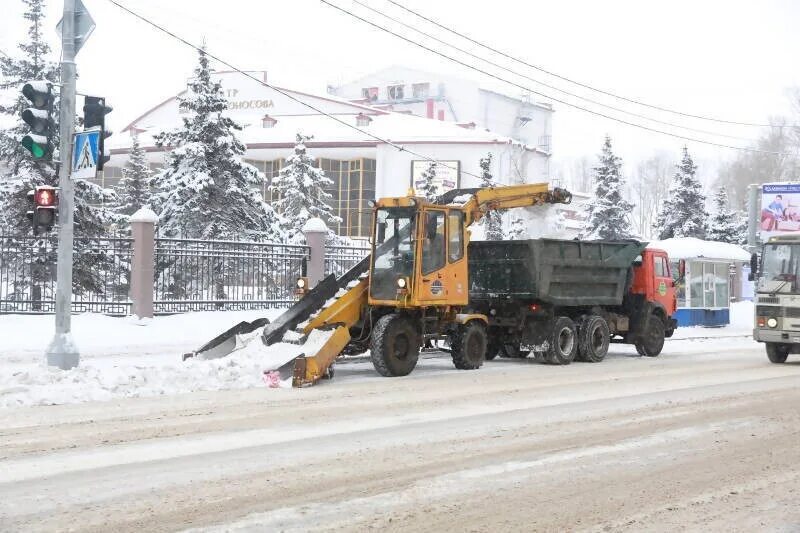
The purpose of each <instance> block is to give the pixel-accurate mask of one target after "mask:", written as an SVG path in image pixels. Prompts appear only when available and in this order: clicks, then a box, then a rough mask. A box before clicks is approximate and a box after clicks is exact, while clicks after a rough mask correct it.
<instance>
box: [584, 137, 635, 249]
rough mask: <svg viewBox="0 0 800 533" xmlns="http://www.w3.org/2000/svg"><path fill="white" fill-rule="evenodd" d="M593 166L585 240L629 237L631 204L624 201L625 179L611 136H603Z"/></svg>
mask: <svg viewBox="0 0 800 533" xmlns="http://www.w3.org/2000/svg"><path fill="white" fill-rule="evenodd" d="M598 158H599V160H600V164H599V165H598V166H596V167H595V168H594V196H595V198H594V200H593V202H592V203H591V204H590V205H589V210H588V217H587V220H586V225H585V227H584V230H583V238H585V239H628V238H631V222H630V218H629V217H630V213H631V210H632V209H633V204H632V203H630V202H628V201H627V200H625V198H624V197H623V195H622V191H623V190H624V187H625V181H624V179H623V177H622V174H621V172H620V169H621V167H622V160H621V159H620V158H619V157H617V156H616V155H614V152H613V151H612V149H611V137H608V136H606V140H605V143H604V144H603V149H602V152H601V153H600V155H599V156H598Z"/></svg>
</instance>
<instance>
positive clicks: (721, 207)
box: [706, 187, 741, 244]
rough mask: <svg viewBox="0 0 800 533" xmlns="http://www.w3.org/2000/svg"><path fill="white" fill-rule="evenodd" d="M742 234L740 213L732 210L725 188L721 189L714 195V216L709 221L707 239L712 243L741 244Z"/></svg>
mask: <svg viewBox="0 0 800 533" xmlns="http://www.w3.org/2000/svg"><path fill="white" fill-rule="evenodd" d="M740 232H741V224H740V221H739V216H738V213H734V212H733V210H731V208H730V206H729V204H728V192H727V190H726V189H725V187H719V188H718V189H717V192H716V194H715V195H714V214H713V215H712V216H711V219H710V221H709V224H708V232H707V233H706V238H707V239H708V240H710V241H718V242H727V243H731V244H739V241H740V240H741V234H740Z"/></svg>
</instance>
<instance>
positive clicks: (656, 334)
mask: <svg viewBox="0 0 800 533" xmlns="http://www.w3.org/2000/svg"><path fill="white" fill-rule="evenodd" d="M664 336H665V332H664V322H663V321H662V320H661V319H660V318H658V317H657V316H656V315H650V316H649V317H647V324H646V325H645V327H644V332H642V335H641V337H640V338H639V340H638V341H636V343H635V346H636V351H637V352H638V354H639V355H644V356H645V357H656V356H657V355H658V354H660V353H661V350H663V349H664Z"/></svg>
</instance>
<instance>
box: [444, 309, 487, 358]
mask: <svg viewBox="0 0 800 533" xmlns="http://www.w3.org/2000/svg"><path fill="white" fill-rule="evenodd" d="M487 344H488V342H487V339H486V327H485V326H484V325H483V324H482V323H480V322H479V321H477V320H471V321H469V322H467V323H466V324H459V325H458V326H457V327H456V328H455V331H454V332H453V333H451V334H450V350H451V351H450V353H451V355H452V356H453V364H454V365H455V367H456V368H458V369H459V370H474V369H476V368H480V367H481V365H483V362H484V360H485V359H486V346H487Z"/></svg>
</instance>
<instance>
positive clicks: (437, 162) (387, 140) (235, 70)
mask: <svg viewBox="0 0 800 533" xmlns="http://www.w3.org/2000/svg"><path fill="white" fill-rule="evenodd" d="M108 1H109V2H110V3H112V4H114V5H115V6H117V7H118V8H120V9H122V10H123V11H125V12H126V13H128V14H130V15H132V16H133V17H135V18H137V19H139V20H141V21H142V22H144V23H146V24H148V25H150V26H152V27H153V28H155V29H157V30H159V31H161V32H162V33H165V34H167V35H169V36H170V37H172V38H173V39H176V40H178V41H180V42H181V43H183V44H185V45H186V46H188V47H190V48H193V49H195V50H197V51H198V52H200V51H203V52H204V53H205V54H206V55H207V56H208V57H209V58H211V59H213V60H214V61H216V62H217V63H220V64H222V65H225V66H226V67H228V68H230V69H231V70H233V71H234V72H237V73H239V74H241V75H243V76H245V77H247V78H249V79H251V80H253V81H255V82H256V83H259V84H261V85H263V86H264V87H267V88H269V89H272V90H273V91H275V92H277V93H279V94H282V95H283V96H285V97H286V98H289V99H290V100H292V101H294V102H297V103H299V104H301V105H303V106H305V107H307V108H309V109H311V110H312V111H315V112H316V113H318V114H320V115H324V116H326V117H328V118H330V119H332V120H335V121H336V122H338V123H340V124H342V125H344V126H347V127H348V128H351V129H353V130H356V131H358V132H361V133H363V134H364V135H366V136H368V137H371V138H373V139H375V140H376V141H379V142H382V143H384V144H387V145H389V146H391V147H393V148H396V149H397V150H399V151H401V152H407V153H409V154H411V155H413V156H416V157H419V158H422V159H424V160H425V161H428V162H430V163H436V164H437V165H441V166H442V167H445V168H449V169H451V170H455V171H456V172H459V171H460V172H461V173H463V174H466V175H468V176H472V177H473V178H478V179H480V178H481V176H479V175H478V174H473V173H472V172H468V171H466V170H463V169H459V168H458V167H457V166H455V167H454V166H451V165H448V164H447V163H445V162H443V161H439V160H437V159H433V158H431V157H428V156H426V155H423V154H420V153H417V152H414V151H412V150H409V149H408V148H406V147H405V146H402V145H399V144H397V143H394V142H392V141H390V140H389V139H384V138H382V137H379V136H377V135H375V134H374V133H370V132H368V131H366V130H364V129H362V128H359V127H358V126H354V125H352V124H350V123H348V122H346V121H344V120H342V119H340V118H338V117H336V116H334V115H332V114H330V113H326V112H325V111H322V110H321V109H319V108H318V107H316V106H314V105H312V104H309V103H308V102H306V101H304V100H302V99H300V98H297V97H295V96H292V95H291V94H289V93H287V92H286V91H284V90H282V89H280V88H279V87H275V86H274V85H271V84H269V83H267V82H265V81H263V80H260V79H258V78H257V77H255V76H253V75H252V74H250V73H248V72H246V71H243V70H241V69H239V68H237V67H235V66H234V65H232V64H231V63H228V62H227V61H225V60H223V59H221V58H219V57H217V56H215V55H213V54H211V53H209V52H208V51H205V50H203V49H202V48H201V47H199V46H197V45H194V44H192V43H190V42H189V41H187V40H186V39H184V38H183V37H180V36H179V35H176V34H175V33H173V32H171V31H170V30H168V29H166V28H165V27H163V26H161V25H159V24H157V23H155V22H153V21H151V20H149V19H147V18H145V17H144V16H142V15H140V14H138V13H136V12H134V11H132V10H130V9H129V8H127V7H126V6H124V5H122V4H120V3H119V2H117V1H116V0H108Z"/></svg>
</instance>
